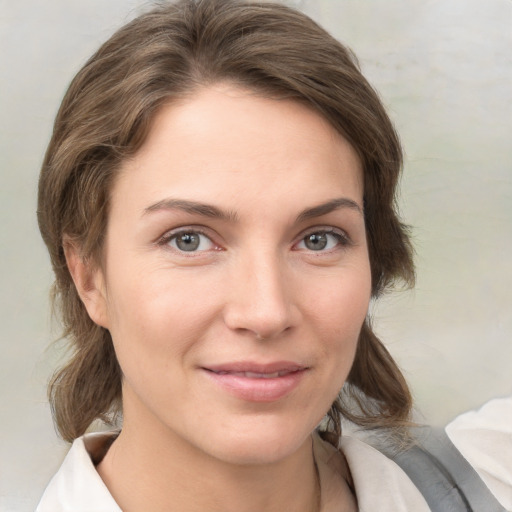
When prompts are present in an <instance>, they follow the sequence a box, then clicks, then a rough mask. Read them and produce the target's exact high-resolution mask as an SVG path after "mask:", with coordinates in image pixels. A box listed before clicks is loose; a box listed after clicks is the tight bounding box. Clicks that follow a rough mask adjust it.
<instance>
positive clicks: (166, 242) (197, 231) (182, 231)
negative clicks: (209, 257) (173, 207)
mask: <svg viewBox="0 0 512 512" xmlns="http://www.w3.org/2000/svg"><path fill="white" fill-rule="evenodd" d="M188 234H190V235H202V236H204V237H205V238H207V239H208V240H209V241H210V243H211V244H212V245H213V246H214V249H213V250H221V249H220V247H219V246H218V244H216V243H215V242H214V241H213V240H212V237H211V235H209V234H207V233H206V232H205V231H204V230H202V229H201V228H198V227H185V228H179V229H178V230H177V231H170V232H168V233H166V234H165V235H163V236H162V237H161V238H159V239H158V240H157V245H159V246H162V247H166V246H167V247H166V248H168V249H171V250H174V251H176V252H178V253H179V254H181V255H184V256H189V257H192V256H194V254H195V255H197V254H201V253H205V252H208V250H202V251H183V250H180V249H178V248H174V247H171V246H170V242H171V241H172V240H175V239H178V238H179V237H180V236H182V235H188ZM187 252H188V253H189V254H187Z"/></svg>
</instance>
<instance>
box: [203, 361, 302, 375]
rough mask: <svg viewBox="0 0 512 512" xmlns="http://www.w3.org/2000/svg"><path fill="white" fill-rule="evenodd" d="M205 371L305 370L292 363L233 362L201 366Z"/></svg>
mask: <svg viewBox="0 0 512 512" xmlns="http://www.w3.org/2000/svg"><path fill="white" fill-rule="evenodd" d="M203 368H204V369H205V370H209V371H211V372H215V373H243V372H250V373H259V374H268V373H292V372H296V371H300V370H306V369H307V368H308V367H307V366H306V365H303V364H300V363H296V362H293V361H274V362H271V363H257V362H253V361H234V362H230V363H221V364H213V365H207V366H203Z"/></svg>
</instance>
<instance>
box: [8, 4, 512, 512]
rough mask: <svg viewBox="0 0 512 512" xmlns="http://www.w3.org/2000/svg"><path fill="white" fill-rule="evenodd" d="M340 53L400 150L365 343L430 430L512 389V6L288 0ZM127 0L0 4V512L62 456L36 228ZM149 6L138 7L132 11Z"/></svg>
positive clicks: (43, 263) (29, 502)
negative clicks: (56, 154) (404, 244)
mask: <svg viewBox="0 0 512 512" xmlns="http://www.w3.org/2000/svg"><path fill="white" fill-rule="evenodd" d="M290 3H291V4H293V5H296V6H298V7H300V8H302V9H304V10H305V11H306V12H307V13H309V14H310V15H312V16H313V17H314V18H316V19H317V20H318V21H320V23H321V24H323V25H324V26H325V27H326V28H328V29H329V30H330V31H332V32H333V33H334V34H335V35H336V36H337V37H338V38H339V39H341V40H342V41H343V42H345V43H347V44H348V45H349V46H351V47H352V48H353V49H354V51H355V52H356V53H357V55H358V56H359V58H360V61H361V65H362V68H363V70H364V72H365V73H366V75H367V76H368V77H369V79H370V80H371V81H372V82H373V83H374V85H375V86H376V88H377V89H378V90H379V92H380V94H381V95H382V98H383V100H384V102H385V104H386V105H387V107H388V108H389V111H390V113H391V116H392V118H393V119H394V121H395V123H396V125H397V127H398V130H399V131H400V133H401V135H402V139H403V143H404V146H405V149H406V153H407V161H406V169H405V175H404V179H403V184H402V185H403V186H402V197H401V203H400V204H401V209H402V212H403V216H404V218H405V220H406V221H407V222H408V223H410V224H412V225H413V226H414V239H415V244H416V249H417V253H418V256H417V264H418V275H419V278H418V285H417V288H416V290H415V291H414V292H400V293H397V294H395V295H393V296H391V297H389V298H388V299H387V300H385V301H383V302H382V303H380V304H379V305H376V306H375V308H374V309H375V315H376V322H375V323H376V327H377V331H378V332H379V333H380V334H381V335H382V336H383V337H384V339H385V340H386V341H387V342H388V346H389V348H390V350H391V351H392V353H393V354H394V355H395V356H396V357H397V359H398V360H399V361H400V364H401V365H402V367H403V368H404V370H405V373H406V375H407V376H408V378H409V380H410V382H411V385H412V388H413V391H414V394H415V397H416V399H417V405H418V408H419V410H420V411H421V413H422V414H423V415H424V417H425V418H426V419H427V420H428V421H430V422H433V423H437V424H440V423H444V422H446V421H448V420H449V418H451V417H452V416H453V415H455V414H457V413H459V412H461V411H463V410H465V409H467V408H470V407H475V406H478V405H480V404H481V403H482V402H484V401H485V400H487V399H488V398H490V397H493V396H499V395H505V394H510V393H511V392H512V377H511V373H512V372H511V362H512V343H511V339H510V338H511V334H512V315H511V310H512V296H511V295H512V294H511V291H510V289H511V284H512V265H511V262H510V261H511V257H510V255H511V254H512V236H511V235H512V144H511V142H510V140H511V134H510V131H511V125H512V89H511V83H512V82H511V79H512V57H511V55H512V45H511V43H512V33H511V32H512V2H511V1H510V0H485V1H482V0H430V1H429V0H317V1H313V0H303V1H300V0H296V1H294V2H293V1H292V2H290ZM143 5H144V4H143V3H142V2H141V1H137V0H131V1H129V0H109V1H103V0H87V1H80V2H75V1H69V0H67V1H65V0H46V1H44V2H43V1H37V0H32V1H28V2H27V1H20V2H11V1H7V0H0V62H1V66H2V73H1V76H0V184H1V186H0V221H1V226H2V230H1V246H0V251H1V256H0V258H1V259H0V261H1V269H0V272H1V283H2V286H1V291H0V307H1V309H0V310H1V312H2V322H1V324H0V336H1V338H0V339H1V342H2V345H1V346H2V356H1V358H0V393H1V402H0V406H1V429H2V430H1V432H2V435H1V440H0V453H1V454H2V456H1V457H0V510H2V511H29V510H32V509H33V508H34V507H35V504H36V502H37V499H38V497H39V496H40V494H41V492H42V490H43V488H44V486H45V484H46V483H47V481H48V479H49V478H50V476H51V475H52V474H53V473H54V472H55V470H56V469H57V467H58V465H59V463H60V461H61V459H62V456H63V454H64V453H65V450H66V445H65V444H64V443H63V442H60V441H58V440H57V439H56V436H55V433H54V430H53V426H52V423H51V418H50V412H49V409H48V406H47V403H46V398H45V385H46V381H47V379H48V376H49V374H50V372H51V369H52V368H53V367H54V366H55V364H56V362H57V361H58V359H59V358H60V357H62V354H61V352H59V350H56V349H55V348H48V347H49V345H50V342H51V340H52V339H54V338H56V337H57V335H58V326H55V327H53V328H52V324H51V321H50V311H49V307H48V300H47V299H48V289H49V285H50V282H51V273H50V269H49V263H48V258H47V256H46V253H45V248H44V247H43V244H42V242H41V240H40V237H39V233H38V230H37V225H36V220H35V198H36V184H37V175H38V170H39V165H40V162H41V159H42V157H43V153H44V150H45V145H46V144H47V142H48V140H49V136H50V131H51V124H52V121H53V117H54V115H55V112H56V109H57V107H58V104H59V101H60V99H61V98H62V95H63V93H64V90H65V88H66V86H67V84H68V83H69V81H70V79H71V77H72V76H73V74H74V73H75V72H76V71H78V69H79V67H80V66H81V64H83V63H84V61H85V59H86V58H87V57H88V56H89V55H90V54H91V53H92V52H93V51H94V49H95V48H96V47H97V46H98V45H99V44H100V43H101V42H102V41H103V40H104V39H106V38H107V37H108V36H109V35H110V34H111V33H112V31H113V30H114V29H116V28H117V27H119V26H120V25H121V24H122V23H124V22H125V21H127V20H128V19H130V18H131V17H133V15H135V14H136V13H137V12H138V11H139V10H140V8H141V6H143ZM146 5H147V3H146Z"/></svg>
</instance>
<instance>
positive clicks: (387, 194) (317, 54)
mask: <svg viewBox="0 0 512 512" xmlns="http://www.w3.org/2000/svg"><path fill="white" fill-rule="evenodd" d="M221 81H223V82H226V81H227V82H231V83H234V84H236V85H240V86H242V87H244V88H247V89H249V90H253V91H255V92H256V93H259V94H262V95H265V96H268V97H276V98H287V99H292V100H296V101H300V102H303V103H305V104H307V105H309V106H310V107H312V108H313V109H315V110H316V111H317V112H318V113H319V114H320V115H322V116H323V117H324V118H325V119H327V120H328V121H329V122H330V123H331V125H332V126H333V127H334V128H335V129H336V130H338V132H339V133H340V134H342V135H343V136H344V137H345V138H346V139H347V140H348V141H349V142H350V143H351V145H352V146H353V147H354V149H355V150H356V151H357V153H358V155H359V157H360V159H361V162H362V166H363V171H364V210H365V223H366V231H367V238H368V244H369V258H370V265H371V276H372V296H373V297H377V296H379V295H380V294H382V293H383V292H384V291H385V290H386V289H388V288H390V287H392V286H393V284H394V283H395V282H396V281H400V280H401V281H403V282H405V283H406V284H409V285H412V284H413V281H414V268H413V261H412V249H411V245H410V241H409V237H408V231H407V228H406V226H404V225H403V224H402V223H401V221H400V219H399V217H398V215H397V208H396V203H395V194H396V187H397V183H398V180H399V176H400V172H401V168H402V151H401V146H400V142H399V139H398V137H397V134H396V132H395V130H394V128H393V125H392V123H391V121H390V119H389V117H388V115H387V114H386V111H385V109H384V107H383V105H382V103H381V101H380V100H379V97H378V95H377V93H376V92H375V91H374V90H373V89H372V87H371V86H370V85H369V84H368V82H367V81H366V79H365V78H364V77H363V75H362V74H361V72H360V70H359V67H358V64H357V61H356V58H355V57H354V55H353V54H352V53H351V51H350V50H349V49H347V48H346V47H345V46H343V45H342V44H341V43H339V42H338V41H336V40H335V39H334V38H333V37H332V36H330V35H329V34H328V33H327V32H326V31H325V30H324V29H322V28H321V27H320V26H318V25H317V24H316V23H315V22H314V21H312V20H311V19H310V18H308V17H307V16H306V15H304V14H302V13H300V12H298V11H296V10H294V9H292V8H289V7H286V6H284V5H281V4H277V3H269V2H257V1H243V0H180V1H177V2H173V3H163V4H159V5H158V6H156V7H155V8H153V9H152V10H151V11H149V12H147V13H145V14H142V15H141V16H139V17H138V18H136V19H134V20H133V21H131V22H130V23H128V24H127V25H125V26H124V27H122V28H121V29H120V30H118V31H117V32H116V33H115V34H114V35H113V36H112V37H111V38H110V39H109V40H108V41H107V42H106V43H104V44H103V45H102V46H101V47H100V49H99V50H98V51H97V52H96V53H95V54H94V55H93V56H92V57H91V58H90V59H89V60H88V61H87V63H86V64H85V65H84V66H83V68H82V69H81V70H80V71H79V72H78V74H77V75H76V77H75V78H74V79H73V81H72V82H71V84H70V86H69V89H68V90H67V92H66V94H65V97H64V99H63V101H62V104H61V106H60V109H59V112H58V114H57V117H56V120H55V124H54V130H53V135H52V137H51V141H50V143H49V146H48V149H47V152H46V155H45V158H44V162H43V165H42V170H41V175H40V180H39V195H38V212H37V213H38V221H39V227H40V230H41V234H42V236H43V239H44V241H45V243H46V245H47V247H48V251H49V253H50V258H51V263H52V266H53V270H54V272H55V283H54V288H53V295H54V297H53V299H54V302H55V304H56V307H57V309H58V310H59V311H60V313H61V318H62V323H63V327H64V333H63V334H64V336H65V337H66V338H67V339H68V341H69V344H70V346H71V348H72V354H71V357H70V359H69V360H68V362H67V363H66V364H65V365H64V366H63V367H61V368H60V369H59V370H58V371H57V372H56V373H55V375H54V376H53V378H52V380H51V382H50V385H49V398H50V403H51V406H52V411H53V415H54V420H55V423H56V426H57V428H58V431H59V433H60V435H61V436H62V437H63V438H64V439H66V440H68V441H71V440H72V439H74V438H76V437H79V436H80V435H82V434H83V433H84V432H85V431H86V429H87V428H88V427H89V426H90V424H91V422H92V421H94V420H95V419H98V418H100V419H103V420H104V421H111V420H112V417H113V415H115V414H117V413H119V412H120V411H121V382H122V373H121V369H120V367H119V365H118V362H117V360H116V356H115V353H114V349H113V346H112V339H111V336H110V333H109V331H108V330H106V329H104V328H102V327H99V326H98V325H96V324H95V323H93V322H92V320H91V319H90V318H89V316H88V314H87V311H86V309H85V307H84V305H83V303H82V302H81V300H80V298H79V296H78V293H77V290H76V288H75V286H74V284H73V280H72V278H71V275H70V272H69V270H68V268H67V265H66V260H65V256H64V249H63V239H64V238H70V239H72V240H73V241H74V243H77V244H78V246H79V247H80V251H81V255H82V257H83V258H85V259H87V260H89V261H91V262H95V263H97V264H99V262H100V260H101V253H102V247H103V240H104V234H105V232H106V226H107V222H108V214H109V193H110V190H111V187H112V183H113V180H114V179H115V176H116V173H117V172H118V169H119V167H120V165H121V163H122V162H123V161H124V160H125V159H126V158H129V157H130V156H132V155H133V154H135V153H136V152H137V150H138V149H139V148H140V147H141V145H142V143H143V142H144V140H145V138H146V136H147V134H148V130H149V128H150V126H151V123H152V119H153V118H154V116H155V113H156V112H157V111H158V110H159V108H160V107H161V106H162V105H163V104H164V103H168V102H169V101H172V100H173V99H178V98H184V97H188V96H191V95H193V94H194V92H195V91H197V90H198V89H199V88H200V87H204V86H207V85H208V84H214V83H217V82H221ZM410 409H411V395H410V392H409V390H408V387H407V384H406V382H405V380H404V378H403V376H402V374H401V372H400V370H399V368H398V367H397V365H396V364H395V362H394V361H393V359H392V357H391V356H390V354H389V353H388V351H387V350H386V348H385V347H384V345H383V344H382V343H381V342H380V340H379V339H378V338H377V336H376V335H375V334H374V333H373V331H372V329H371V325H370V322H369V321H368V320H367V321H366V322H365V324H364V325H363V327H362V330H361V333H360V338H359V344H358V348H357V353H356V357H355V362H354V365H353V367H352V370H351V372H350V375H349V377H348V380H347V382H346V384H345V386H344V388H343V390H342V392H341V394H340V397H339V398H338V399H337V400H336V402H335V403H334V404H333V406H332V408H331V410H330V411H329V413H328V421H327V423H326V426H325V431H324V432H323V436H324V438H325V439H327V440H329V441H330V442H331V443H332V444H335V445H336V444H337V443H338V440H339V436H340V435H341V424H340V415H341V416H344V417H345V418H348V419H349V420H351V421H353V422H355V423H357V424H359V425H363V426H366V427H396V426H400V425H404V424H405V423H407V419H408V417H409V414H410Z"/></svg>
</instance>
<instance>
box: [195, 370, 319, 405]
mask: <svg viewBox="0 0 512 512" xmlns="http://www.w3.org/2000/svg"><path fill="white" fill-rule="evenodd" d="M201 370H202V371H203V372H204V373H205V375H206V376H207V377H208V378H209V379H210V380H212V381H213V382H214V383H215V384H216V385H217V386H219V387H220V388H221V389H222V390H224V391H226V392H227V393H229V394H230V395H233V396H235V397H237V398H239V399H241V400H246V401H249V402H274V401H277V400H280V399H282V398H284V397H285V396H287V395H289V394H290V393H291V392H292V391H293V390H294V389H295V388H296V387H297V386H298V385H299V383H300V381H301V380H302V378H303V377H304V375H305V373H306V372H307V371H308V370H309V368H308V367H307V366H304V365H301V364H298V363H295V362H291V361H276V362H272V363H264V364H261V363H255V362H251V361H239V362H232V363H225V364H219V365H210V366H207V367H201Z"/></svg>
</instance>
